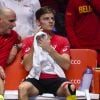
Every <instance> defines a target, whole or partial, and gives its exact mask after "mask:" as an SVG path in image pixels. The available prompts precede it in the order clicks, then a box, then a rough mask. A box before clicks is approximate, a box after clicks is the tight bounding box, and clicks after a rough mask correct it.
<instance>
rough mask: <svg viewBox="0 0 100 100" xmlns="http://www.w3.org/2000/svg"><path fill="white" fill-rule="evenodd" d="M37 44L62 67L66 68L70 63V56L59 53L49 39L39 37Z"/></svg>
mask: <svg viewBox="0 0 100 100" xmlns="http://www.w3.org/2000/svg"><path fill="white" fill-rule="evenodd" d="M39 43H40V44H39V45H40V46H41V47H42V49H43V50H44V51H47V52H48V53H49V55H50V56H51V57H52V58H53V59H54V61H55V62H56V63H57V64H58V65H59V66H61V67H63V68H64V69H66V70H67V69H68V68H69V65H70V56H69V55H68V54H65V53H63V54H59V53H58V52H57V51H56V50H55V49H54V48H53V47H52V46H51V44H50V40H49V39H41V40H40V41H39Z"/></svg>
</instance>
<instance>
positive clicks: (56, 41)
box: [22, 35, 70, 57]
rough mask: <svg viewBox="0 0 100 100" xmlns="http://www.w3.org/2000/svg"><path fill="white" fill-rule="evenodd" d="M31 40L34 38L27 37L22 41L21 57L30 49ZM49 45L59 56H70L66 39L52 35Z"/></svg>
mask: <svg viewBox="0 0 100 100" xmlns="http://www.w3.org/2000/svg"><path fill="white" fill-rule="evenodd" d="M33 38H34V37H28V38H25V39H24V40H23V45H22V57H23V56H24V55H25V54H27V53H29V51H30V48H31V47H32V45H33ZM51 45H52V46H53V47H54V48H55V50H56V51H57V52H58V53H60V54H63V53H66V54H70V45H69V42H68V40H67V38H64V37H62V36H58V35H53V36H52V38H51Z"/></svg>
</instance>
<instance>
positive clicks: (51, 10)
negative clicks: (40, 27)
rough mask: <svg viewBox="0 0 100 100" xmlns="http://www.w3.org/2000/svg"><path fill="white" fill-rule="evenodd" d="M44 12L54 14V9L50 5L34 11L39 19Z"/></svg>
mask: <svg viewBox="0 0 100 100" xmlns="http://www.w3.org/2000/svg"><path fill="white" fill-rule="evenodd" d="M46 13H53V14H54V15H55V11H54V10H53V9H52V8H51V7H49V6H44V7H41V8H40V9H38V10H37V11H36V19H37V20H39V19H40V17H41V16H42V15H44V14H46Z"/></svg>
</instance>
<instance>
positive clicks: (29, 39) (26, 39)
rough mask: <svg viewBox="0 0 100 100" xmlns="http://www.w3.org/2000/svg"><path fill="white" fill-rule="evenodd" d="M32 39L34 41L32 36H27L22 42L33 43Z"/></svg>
mask: <svg viewBox="0 0 100 100" xmlns="http://www.w3.org/2000/svg"><path fill="white" fill-rule="evenodd" d="M33 39H34V36H28V37H26V38H24V39H23V40H24V41H33Z"/></svg>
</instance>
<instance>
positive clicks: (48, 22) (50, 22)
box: [37, 13, 55, 31]
mask: <svg viewBox="0 0 100 100" xmlns="http://www.w3.org/2000/svg"><path fill="white" fill-rule="evenodd" d="M37 22H38V25H39V26H41V28H42V29H43V30H47V31H52V30H53V28H54V24H55V20H54V14H53V13H47V14H44V15H42V16H41V17H40V19H39V20H38V21H37Z"/></svg>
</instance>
